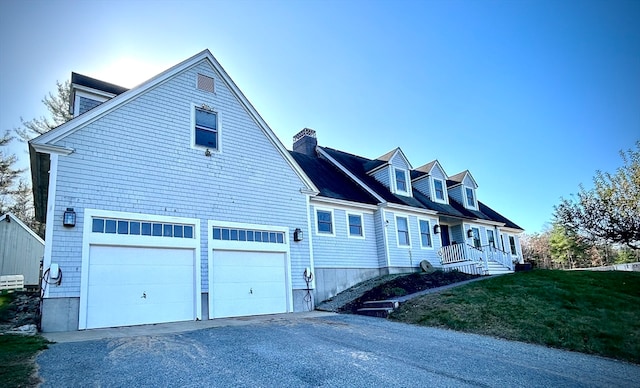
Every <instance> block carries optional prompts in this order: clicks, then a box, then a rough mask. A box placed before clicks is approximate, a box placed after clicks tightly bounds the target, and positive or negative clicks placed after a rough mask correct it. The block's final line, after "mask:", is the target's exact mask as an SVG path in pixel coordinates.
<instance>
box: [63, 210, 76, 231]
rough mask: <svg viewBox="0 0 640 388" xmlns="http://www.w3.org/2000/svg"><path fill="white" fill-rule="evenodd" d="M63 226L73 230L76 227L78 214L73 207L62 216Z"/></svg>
mask: <svg viewBox="0 0 640 388" xmlns="http://www.w3.org/2000/svg"><path fill="white" fill-rule="evenodd" d="M62 225H64V226H69V227H71V228H73V227H74V226H76V212H75V211H73V208H72V207H68V208H67V210H66V211H65V212H64V214H63V215H62Z"/></svg>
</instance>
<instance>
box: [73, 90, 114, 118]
mask: <svg viewBox="0 0 640 388" xmlns="http://www.w3.org/2000/svg"><path fill="white" fill-rule="evenodd" d="M80 97H83V98H86V99H89V100H94V101H98V102H99V103H100V104H102V103H103V102H105V101H107V100H108V99H110V98H112V97H113V95H112V96H111V97H106V96H104V95H102V94H95V93H89V92H86V91H83V90H76V94H75V98H74V100H73V117H77V116H79V115H80Z"/></svg>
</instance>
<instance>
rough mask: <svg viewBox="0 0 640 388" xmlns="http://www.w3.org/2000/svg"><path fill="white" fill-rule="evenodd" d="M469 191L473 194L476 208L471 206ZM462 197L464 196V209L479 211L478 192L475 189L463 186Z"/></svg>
mask: <svg viewBox="0 0 640 388" xmlns="http://www.w3.org/2000/svg"><path fill="white" fill-rule="evenodd" d="M467 189H469V190H471V191H472V192H473V203H474V206H469V199H468V198H467ZM462 195H463V196H464V207H466V208H467V209H473V210H478V195H477V194H476V190H475V189H474V188H473V187H470V186H465V185H462Z"/></svg>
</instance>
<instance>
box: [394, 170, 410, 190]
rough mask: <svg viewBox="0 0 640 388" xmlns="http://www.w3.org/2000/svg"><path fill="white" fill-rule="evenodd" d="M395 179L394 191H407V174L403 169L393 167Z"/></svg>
mask: <svg viewBox="0 0 640 388" xmlns="http://www.w3.org/2000/svg"><path fill="white" fill-rule="evenodd" d="M395 179H396V191H398V192H403V193H408V192H409V187H408V186H407V174H406V172H405V171H404V170H400V169H398V168H396V169H395Z"/></svg>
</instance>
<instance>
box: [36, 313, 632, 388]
mask: <svg viewBox="0 0 640 388" xmlns="http://www.w3.org/2000/svg"><path fill="white" fill-rule="evenodd" d="M37 362H38V364H39V367H40V369H39V373H40V376H41V377H42V378H43V379H44V384H43V386H44V387H60V386H64V387H76V386H83V387H90V386H95V387H140V386H153V387H164V386H171V387H201V386H208V387H232V386H233V387H237V386H241V387H374V386H376V387H384V386H387V387H435V386H447V387H452V386H456V387H459V386H491V387H493V386H497V387H515V386H527V387H534V386H542V387H551V386H554V387H560V386H561V387H573V386H584V387H588V386H600V387H614V386H619V387H640V366H637V365H632V364H627V363H623V362H617V361H612V360H609V359H604V358H599V357H593V356H587V355H583V354H579V353H571V352H565V351H560V350H554V349H547V348H544V347H541V346H535V345H527V344H521V343H517V342H509V341H504V340H499V339H494V338H489V337H482V336H478V335H471V334H463V333H458V332H453V331H448V330H440V329H433V328H424V327H417V326H411V325H405V324H402V323H395V322H390V321H387V320H382V319H377V318H369V317H362V316H354V315H335V316H328V317H313V318H304V319H291V320H279V321H273V322H264V321H263V322H256V323H251V324H249V325H245V326H227V327H216V328H210V329H204V330H198V331H192V332H187V333H181V334H167V335H154V336H141V337H129V338H118V339H104V340H94V341H86V342H76V343H59V344H54V345H51V346H50V349H49V350H46V351H44V352H43V353H41V354H40V356H38V359H37Z"/></svg>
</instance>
